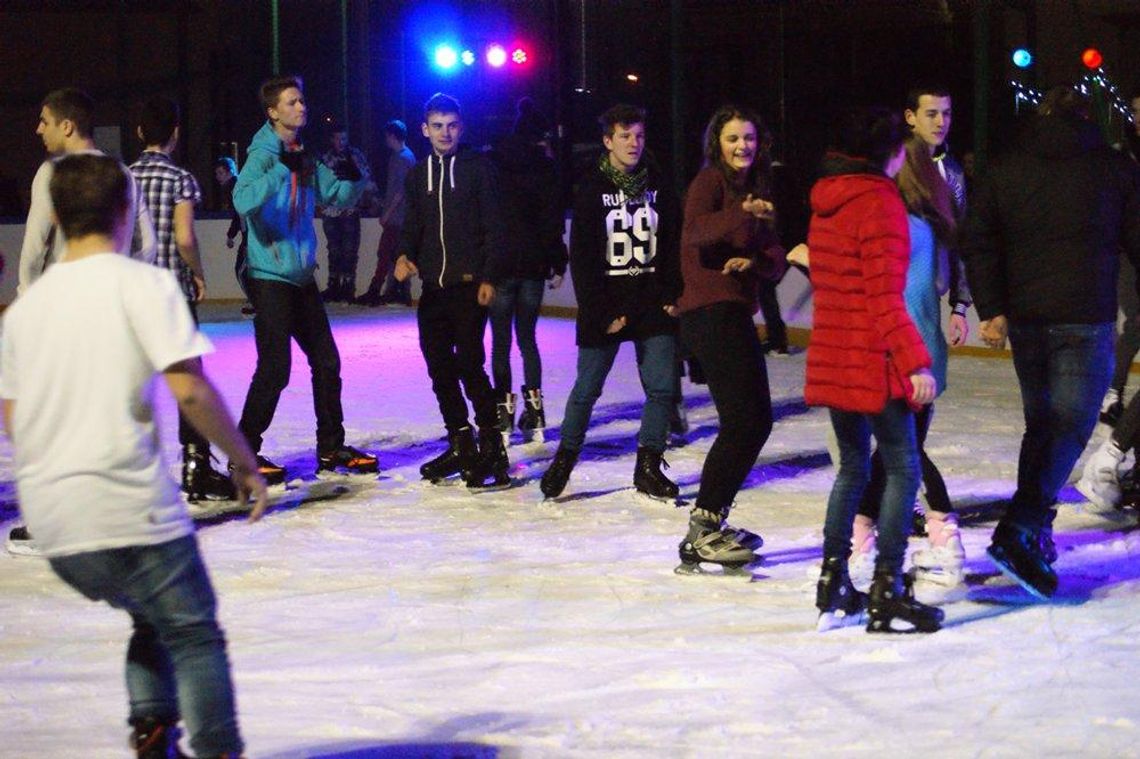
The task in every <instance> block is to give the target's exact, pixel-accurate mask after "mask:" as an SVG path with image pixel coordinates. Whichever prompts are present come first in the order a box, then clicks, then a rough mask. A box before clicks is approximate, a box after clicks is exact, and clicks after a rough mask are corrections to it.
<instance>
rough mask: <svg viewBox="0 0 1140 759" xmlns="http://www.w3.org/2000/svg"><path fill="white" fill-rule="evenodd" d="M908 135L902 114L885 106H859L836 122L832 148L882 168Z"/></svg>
mask: <svg viewBox="0 0 1140 759" xmlns="http://www.w3.org/2000/svg"><path fill="white" fill-rule="evenodd" d="M904 139H906V130H905V129H904V128H903V122H902V118H901V117H900V116H899V114H898V113H897V112H896V111H894V110H892V109H890V108H884V107H882V106H858V107H855V108H851V109H849V110H847V111H846V112H844V113H842V114H841V115H840V117H839V119H838V120H837V121H836V123H835V125H834V131H833V134H832V138H831V148H832V149H833V150H837V151H839V152H840V153H843V154H844V155H846V156H848V157H850V158H859V159H862V160H864V161H866V162H867V163H868V164H870V165H871V166H873V167H874V168H876V169H879V170H882V169H883V167H885V166H886V165H887V160H888V159H890V158H891V156H893V155H894V154H895V153H896V152H898V149H899V147H900V146H901V145H902V144H903V140H904Z"/></svg>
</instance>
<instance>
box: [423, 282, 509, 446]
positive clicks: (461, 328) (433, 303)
mask: <svg viewBox="0 0 1140 759" xmlns="http://www.w3.org/2000/svg"><path fill="white" fill-rule="evenodd" d="M478 292H479V285H478V284H475V283H471V284H466V285H459V286H458V287H448V288H446V289H444V290H437V289H435V288H431V289H425V290H424V291H423V293H422V294H421V295H420V302H419V307H418V308H417V309H416V321H417V322H418V323H419V327H420V351H421V352H422V353H423V354H424V361H425V362H427V370H428V376H429V377H431V389H432V391H433V392H434V393H435V398H436V400H437V401H438V402H439V412H440V414H442V415H443V423H444V425H445V426H446V427H447V431H448V432H452V433H453V432H458V431H459V430H461V429H463V428H464V427H466V426H467V401H465V400H463V393H462V392H461V391H460V387H459V383H460V382H462V383H463V390H465V391H466V393H467V398H468V399H469V400H470V401H471V405H472V406H473V407H474V409H475V423H476V424H477V425H478V426H479V428H480V429H484V428H485V429H491V428H492V427H494V426H495V423H496V421H497V416H496V414H495V395H494V393H493V392H492V390H491V380H490V379H488V378H487V372H486V370H485V369H484V368H483V364H484V363H485V362H486V360H487V353H486V351H485V350H484V348H483V333H484V332H485V331H486V329H487V309H486V308H484V307H483V306H480V305H479V301H478Z"/></svg>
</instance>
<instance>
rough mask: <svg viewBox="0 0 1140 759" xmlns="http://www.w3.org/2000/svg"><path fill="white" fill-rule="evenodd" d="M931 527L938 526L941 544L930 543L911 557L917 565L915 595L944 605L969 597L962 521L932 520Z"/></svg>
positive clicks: (925, 600)
mask: <svg viewBox="0 0 1140 759" xmlns="http://www.w3.org/2000/svg"><path fill="white" fill-rule="evenodd" d="M927 528H928V529H931V528H936V529H938V530H939V531H940V532H939V537H938V539H939V542H940V543H941V545H937V546H928V547H927V548H923V549H921V550H918V551H915V552H914V555H913V556H912V557H911V562H912V564H913V566H914V597H915V598H916V599H918V600H919V601H921V602H922V603H925V604H935V605H938V604H944V603H952V602H954V601H960V600H962V599H963V598H965V597H966V591H967V588H966V572H965V569H964V568H963V565H964V564H965V561H966V549H965V547H964V546H963V545H962V534H961V532H959V530H958V522H957V521H951V520H950V519H945V520H942V519H937V520H935V519H931V520H929V521H928V522H927Z"/></svg>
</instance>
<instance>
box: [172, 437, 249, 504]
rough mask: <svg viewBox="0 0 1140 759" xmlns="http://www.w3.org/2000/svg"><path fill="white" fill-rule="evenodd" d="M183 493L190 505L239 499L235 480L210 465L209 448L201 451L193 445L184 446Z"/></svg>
mask: <svg viewBox="0 0 1140 759" xmlns="http://www.w3.org/2000/svg"><path fill="white" fill-rule="evenodd" d="M182 492H183V493H185V494H186V500H187V501H189V502H190V503H197V502H198V501H232V500H233V499H234V498H236V497H237V488H235V487H234V483H233V480H231V479H230V478H229V477H227V476H226V475H224V474H222V473H221V472H218V471H216V470H215V469H214V467H212V466H211V465H210V450H209V448H206V449H200V448H199V447H198V446H197V445H194V444H193V443H189V444H187V445H184V446H182Z"/></svg>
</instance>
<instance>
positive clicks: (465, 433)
mask: <svg viewBox="0 0 1140 759" xmlns="http://www.w3.org/2000/svg"><path fill="white" fill-rule="evenodd" d="M478 454H479V451H478V449H477V448H476V447H475V435H474V433H472V432H471V428H470V427H464V428H463V429H461V430H459V431H458V432H452V433H449V434H448V436H447V450H446V451H444V452H443V453H441V454H440V455H438V456H436V457H435V458H434V459H432V460H431V461H429V462H427V463H426V464H424V465H423V466H421V467H420V476H421V477H423V478H424V479H425V480H431V481H432V482H436V483H438V482H442V481H443V480H445V479H447V478H448V477H451V476H452V475H456V474H458V475H461V476H462V477H463V478H464V479H467V474H468V473H469V472H470V470H471V467H472V466H473V465H474V463H475V457H476V456H477V455H478Z"/></svg>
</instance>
